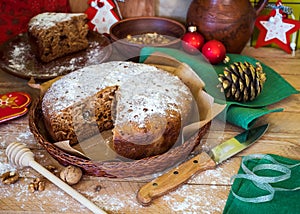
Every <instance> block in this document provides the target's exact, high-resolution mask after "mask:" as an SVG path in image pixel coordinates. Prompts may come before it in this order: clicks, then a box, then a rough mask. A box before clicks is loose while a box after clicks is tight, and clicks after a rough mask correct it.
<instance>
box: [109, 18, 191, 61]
mask: <svg viewBox="0 0 300 214" xmlns="http://www.w3.org/2000/svg"><path fill="white" fill-rule="evenodd" d="M185 32H186V28H185V26H184V25H183V24H181V23H180V22H177V21H175V20H172V19H168V18H163V17H152V16H151V17H133V18H127V19H123V20H121V21H119V22H116V23H115V24H113V25H112V26H111V27H110V32H109V33H110V37H111V40H112V41H113V46H114V47H115V48H116V49H117V51H118V52H119V53H121V54H122V55H123V56H125V57H127V59H137V58H138V57H139V55H140V50H141V49H142V48H143V47H146V46H151V47H169V48H179V47H180V44H181V38H182V36H183V35H184V34H185Z"/></svg>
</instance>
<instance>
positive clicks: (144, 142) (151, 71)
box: [42, 61, 193, 159]
mask: <svg viewBox="0 0 300 214" xmlns="http://www.w3.org/2000/svg"><path fill="white" fill-rule="evenodd" d="M192 103H193V96H192V94H191V92H190V90H189V88H188V87H187V86H186V85H185V84H184V83H183V82H182V81H181V80H180V79H179V78H178V77H176V76H174V75H172V74H170V73H168V72H166V71H162V70H159V69H157V68H156V67H154V66H150V65H145V64H139V63H133V62H118V61H115V62H107V63H102V64H99V65H93V66H89V67H85V68H83V69H80V70H77V71H75V72H72V73H70V74H68V75H66V76H64V77H62V78H61V79H59V80H58V81H56V82H55V83H54V84H53V85H52V86H51V87H50V88H49V89H48V91H47V92H46V93H45V95H44V98H43V102H42V110H43V114H44V120H45V124H46V127H47V130H48V131H49V133H50V134H51V136H52V138H53V139H54V140H55V141H62V140H70V142H71V144H75V143H77V142H81V141H83V140H85V139H87V138H90V137H92V136H94V135H95V134H98V133H99V132H102V131H105V130H112V134H113V139H112V142H111V147H112V149H113V150H114V151H115V152H116V153H117V154H118V155H120V156H123V157H126V158H130V159H141V158H145V157H149V156H153V155H159V154H162V153H164V152H166V151H167V150H169V149H170V148H171V147H172V146H173V145H174V144H175V143H176V141H177V139H178V137H179V135H180V132H181V128H182V126H183V125H184V124H185V122H186V121H187V119H188V117H189V115H190V113H191V109H192Z"/></svg>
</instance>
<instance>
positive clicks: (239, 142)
mask: <svg viewBox="0 0 300 214" xmlns="http://www.w3.org/2000/svg"><path fill="white" fill-rule="evenodd" d="M268 126H269V125H268V124H265V125H262V126H259V127H256V128H252V129H249V130H246V131H244V132H243V133H241V134H239V135H237V136H235V137H233V138H231V139H229V140H227V141H225V142H223V143H221V144H220V145H218V146H216V147H214V148H212V149H211V150H210V151H209V152H208V153H206V152H202V153H200V154H199V155H196V156H195V157H193V158H191V159H190V160H188V161H186V162H184V163H182V164H181V165H179V166H178V167H176V168H174V169H172V170H170V171H168V172H166V173H165V174H163V175H161V176H160V177H158V178H156V179H154V180H152V181H151V182H149V183H147V184H146V185H144V186H143V187H141V188H140V190H139V191H138V193H137V200H138V202H139V203H141V204H142V205H144V206H148V205H150V204H151V202H152V201H153V199H155V198H158V197H160V196H162V195H165V194H166V193H168V192H170V191H172V190H175V189H176V188H177V187H179V186H180V185H181V184H183V183H185V182H186V181H188V180H189V178H190V177H192V176H193V175H194V174H196V173H199V172H202V171H205V170H208V169H213V168H215V167H216V166H217V165H218V164H220V163H222V162H223V161H225V160H227V159H228V158H230V157H232V156H234V155H235V154H237V153H239V152H241V151H242V150H244V149H246V148H247V147H249V146H250V145H252V144H253V143H254V142H256V141H257V140H258V139H259V138H260V137H261V136H262V135H263V134H264V133H265V132H266V130H267V129H268Z"/></svg>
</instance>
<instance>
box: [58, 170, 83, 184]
mask: <svg viewBox="0 0 300 214" xmlns="http://www.w3.org/2000/svg"><path fill="white" fill-rule="evenodd" d="M81 176H82V171H81V169H80V168H79V167H76V166H72V165H70V166H67V167H65V168H64V169H63V170H62V171H61V172H60V178H61V179H62V180H63V181H65V182H66V183H67V184H69V185H74V184H77V183H78V182H79V181H80V179H81Z"/></svg>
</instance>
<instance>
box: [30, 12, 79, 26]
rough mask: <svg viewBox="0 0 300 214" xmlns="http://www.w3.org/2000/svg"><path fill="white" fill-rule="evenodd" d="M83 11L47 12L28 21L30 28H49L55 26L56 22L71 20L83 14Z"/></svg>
mask: <svg viewBox="0 0 300 214" xmlns="http://www.w3.org/2000/svg"><path fill="white" fill-rule="evenodd" d="M82 14H83V13H51V12H45V13H41V14H38V15H37V16H35V17H33V18H32V19H31V20H30V22H29V23H28V27H29V29H31V28H32V27H35V28H40V29H47V28H50V27H52V26H55V25H56V23H59V22H63V21H68V20H71V18H72V17H74V16H79V15H82Z"/></svg>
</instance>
